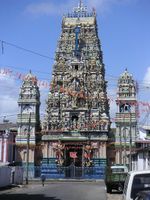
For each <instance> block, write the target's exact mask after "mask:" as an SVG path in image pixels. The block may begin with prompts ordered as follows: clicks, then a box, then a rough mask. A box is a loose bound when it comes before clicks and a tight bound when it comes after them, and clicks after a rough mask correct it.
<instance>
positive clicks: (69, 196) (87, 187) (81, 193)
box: [0, 182, 116, 200]
mask: <svg viewBox="0 0 150 200" xmlns="http://www.w3.org/2000/svg"><path fill="white" fill-rule="evenodd" d="M106 199H107V197H106V191H105V185H104V183H103V182H98V183H96V182H67V183H66V182H65V183H46V184H45V186H44V187H43V186H42V185H41V184H32V185H28V186H24V187H22V188H13V189H11V190H5V191H0V200H106ZM111 200H112V199H111ZM115 200H116V199H115Z"/></svg>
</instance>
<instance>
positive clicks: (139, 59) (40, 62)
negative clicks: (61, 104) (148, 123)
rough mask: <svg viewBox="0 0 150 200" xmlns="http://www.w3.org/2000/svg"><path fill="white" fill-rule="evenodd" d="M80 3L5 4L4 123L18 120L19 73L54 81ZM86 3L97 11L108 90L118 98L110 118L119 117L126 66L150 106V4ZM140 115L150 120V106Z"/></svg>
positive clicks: (122, 0)
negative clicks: (70, 16)
mask: <svg viewBox="0 0 150 200" xmlns="http://www.w3.org/2000/svg"><path fill="white" fill-rule="evenodd" d="M78 2H79V0H21V1H20V0H0V122H2V120H3V118H4V116H6V118H7V119H9V120H10V121H13V122H15V121H16V115H17V113H18V105H17V100H18V96H19V88H20V86H21V84H22V81H21V80H20V79H19V74H27V73H28V72H29V70H31V71H32V73H33V74H35V75H36V76H37V78H38V79H39V80H40V83H42V82H41V81H46V82H50V80H51V74H52V69H53V63H54V57H55V50H56V47H57V42H58V40H59V37H60V34H61V23H62V17H63V14H66V13H68V12H70V11H71V10H72V9H73V7H74V6H77V5H78ZM83 2H84V4H85V5H86V6H87V7H88V9H89V10H92V9H93V8H95V9H96V13H97V24H98V33H99V38H100V41H101V45H102V46H101V48H102V51H103V62H104V64H105V70H106V77H105V78H106V80H107V81H108V89H107V91H108V96H109V97H111V98H112V99H113V100H112V101H111V105H110V108H111V109H110V116H111V118H113V119H114V116H115V112H116V111H117V110H116V106H115V98H116V92H117V80H118V78H119V76H120V74H122V73H123V72H124V70H125V68H127V69H128V72H129V73H131V74H132V75H133V77H134V79H135V80H136V81H137V84H138V95H137V97H138V101H141V102H150V100H149V99H150V23H149V21H150V12H149V10H150V1H149V0H83ZM2 41H3V42H2ZM18 47H21V48H18ZM23 49H24V50H23ZM25 49H26V50H30V51H34V52H36V53H39V54H40V55H41V56H40V55H37V54H34V53H31V52H30V51H25ZM42 55H43V56H42ZM4 69H7V72H8V70H10V72H9V73H8V75H6V73H5V72H6V70H5V71H4ZM40 91H41V111H40V112H41V118H42V116H44V112H45V101H46V99H47V96H48V88H46V87H44V86H42V84H40ZM140 113H141V117H140V119H139V121H140V123H141V124H142V123H144V121H145V119H146V118H147V116H148V113H149V107H146V106H141V107H140Z"/></svg>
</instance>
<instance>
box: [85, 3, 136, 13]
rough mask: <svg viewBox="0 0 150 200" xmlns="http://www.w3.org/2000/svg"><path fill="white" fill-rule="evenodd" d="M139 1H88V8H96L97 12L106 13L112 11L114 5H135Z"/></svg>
mask: <svg viewBox="0 0 150 200" xmlns="http://www.w3.org/2000/svg"><path fill="white" fill-rule="evenodd" d="M137 1H138V0H87V2H88V7H92V8H93V7H94V8H96V11H98V12H101V13H104V12H107V11H109V10H110V9H111V7H112V6H113V5H118V4H122V5H126V4H130V3H135V2H137Z"/></svg>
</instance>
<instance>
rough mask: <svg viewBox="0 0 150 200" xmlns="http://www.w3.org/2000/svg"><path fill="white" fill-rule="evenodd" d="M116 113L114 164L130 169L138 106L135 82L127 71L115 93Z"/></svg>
mask: <svg viewBox="0 0 150 200" xmlns="http://www.w3.org/2000/svg"><path fill="white" fill-rule="evenodd" d="M116 104H117V113H116V121H115V123H116V139H115V149H116V158H115V160H116V163H117V164H124V165H129V169H130V170H131V168H132V163H131V154H132V152H133V150H134V146H135V140H136V137H137V124H138V118H137V114H138V104H137V89H136V82H135V80H134V79H133V76H132V75H131V74H130V73H129V72H128V71H127V69H126V70H125V71H124V73H123V74H121V75H120V77H119V80H118V92H117V100H116Z"/></svg>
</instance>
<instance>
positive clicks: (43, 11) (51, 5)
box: [25, 1, 73, 16]
mask: <svg viewBox="0 0 150 200" xmlns="http://www.w3.org/2000/svg"><path fill="white" fill-rule="evenodd" d="M66 3H67V6H66V4H62V3H57V4H56V1H53V2H52V1H51V2H49V1H45V2H41V3H32V4H29V5H28V6H27V7H26V8H25V13H29V14H32V15H34V16H39V15H63V14H64V13H65V12H67V10H69V9H71V8H72V7H73V4H72V2H69V1H68V2H66Z"/></svg>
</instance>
